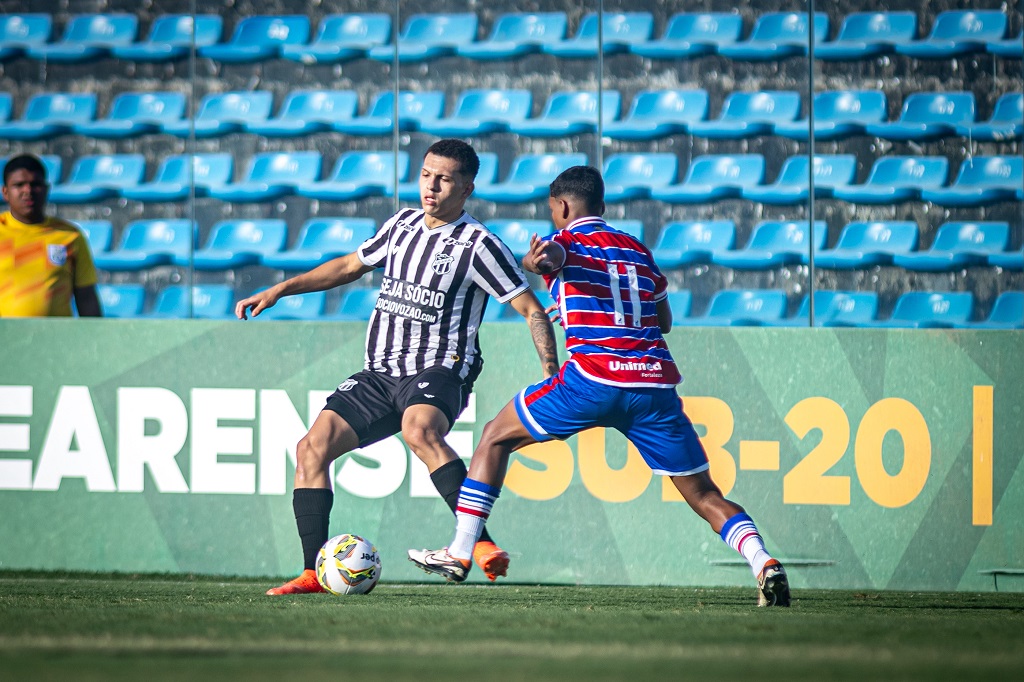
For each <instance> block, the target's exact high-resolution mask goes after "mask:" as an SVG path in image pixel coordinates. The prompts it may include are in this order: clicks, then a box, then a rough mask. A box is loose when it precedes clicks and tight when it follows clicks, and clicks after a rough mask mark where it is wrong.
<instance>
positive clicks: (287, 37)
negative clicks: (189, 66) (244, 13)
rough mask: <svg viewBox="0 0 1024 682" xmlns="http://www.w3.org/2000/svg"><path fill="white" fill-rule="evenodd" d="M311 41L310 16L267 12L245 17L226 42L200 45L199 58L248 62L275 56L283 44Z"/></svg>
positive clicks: (279, 52) (278, 53)
mask: <svg viewBox="0 0 1024 682" xmlns="http://www.w3.org/2000/svg"><path fill="white" fill-rule="evenodd" d="M308 40H309V18H308V17H306V16H305V15H303V14H289V15H284V14H282V15H274V14H264V15H258V16H249V17H243V18H242V20H241V21H239V22H238V25H237V26H235V32H234V33H233V34H232V35H231V38H230V39H229V40H228V41H227V42H226V43H215V44H213V45H205V46H203V47H200V48H199V49H198V50H197V52H198V53H199V56H200V57H207V58H209V59H212V60H214V61H217V62H227V63H247V62H258V61H262V60H265V59H274V58H276V57H279V56H280V54H281V47H282V46H284V45H301V44H304V43H305V42H307V41H308Z"/></svg>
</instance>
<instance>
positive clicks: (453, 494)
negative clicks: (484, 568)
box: [430, 457, 494, 542]
mask: <svg viewBox="0 0 1024 682" xmlns="http://www.w3.org/2000/svg"><path fill="white" fill-rule="evenodd" d="M430 480H431V481H432V482H433V483H434V487H435V488H437V492H439V493H441V497H443V498H444V501H445V502H447V503H448V508H449V509H451V510H452V514H454V513H455V507H457V506H458V504H459V490H460V489H461V488H462V482H463V481H465V480H466V463H465V462H463V461H462V459H461V458H459V457H456V458H455V459H453V460H452V461H450V462H448V463H447V464H443V465H441V466H439V467H438V468H437V469H434V472H433V473H432V474H430ZM480 542H494V540H492V539H491V536H490V534H489V533H488V532H487V528H484V532H483V533H481V535H480Z"/></svg>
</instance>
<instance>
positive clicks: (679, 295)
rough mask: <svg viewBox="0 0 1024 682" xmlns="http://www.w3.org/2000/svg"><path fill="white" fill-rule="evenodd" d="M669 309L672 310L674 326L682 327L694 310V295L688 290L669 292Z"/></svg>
mask: <svg viewBox="0 0 1024 682" xmlns="http://www.w3.org/2000/svg"><path fill="white" fill-rule="evenodd" d="M668 307H669V308H670V309H671V310H672V326H678V325H681V324H682V323H683V322H682V321H683V320H685V319H686V318H687V317H689V316H690V310H692V309H693V293H692V292H690V291H688V290H686V289H681V290H678V291H670V292H668Z"/></svg>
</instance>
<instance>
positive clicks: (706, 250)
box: [651, 220, 736, 270]
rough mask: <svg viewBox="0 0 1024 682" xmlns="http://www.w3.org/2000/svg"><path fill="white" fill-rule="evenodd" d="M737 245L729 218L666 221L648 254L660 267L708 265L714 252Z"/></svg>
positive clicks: (733, 227) (734, 231) (734, 227)
mask: <svg viewBox="0 0 1024 682" xmlns="http://www.w3.org/2000/svg"><path fill="white" fill-rule="evenodd" d="M735 245H736V223H734V222H733V221H732V220H709V221H699V220H695V221H674V222H670V223H665V226H664V227H662V228H661V232H660V233H659V234H658V241H657V242H656V243H655V245H654V248H653V249H652V250H651V254H652V255H653V256H654V261H655V262H656V263H657V264H658V265H659V266H660V267H661V268H663V269H667V270H668V269H674V268H679V267H684V266H687V265H710V264H711V263H713V262H714V257H715V254H716V253H718V252H720V251H728V250H730V249H732V248H733V247H734V246H735Z"/></svg>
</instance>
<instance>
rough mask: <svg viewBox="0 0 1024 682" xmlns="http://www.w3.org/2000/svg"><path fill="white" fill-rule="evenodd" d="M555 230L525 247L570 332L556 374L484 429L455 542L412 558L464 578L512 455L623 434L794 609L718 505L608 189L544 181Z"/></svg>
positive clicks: (650, 265)
mask: <svg viewBox="0 0 1024 682" xmlns="http://www.w3.org/2000/svg"><path fill="white" fill-rule="evenodd" d="M548 205H549V208H550V209H551V219H552V221H553V222H554V225H555V228H556V231H555V233H554V234H552V235H550V236H548V237H546V238H544V239H539V238H538V237H537V235H534V236H533V239H532V240H531V249H530V252H529V253H528V254H527V255H526V257H525V258H524V259H523V267H524V268H526V269H527V270H530V271H531V272H535V273H537V274H540V275H542V276H543V277H544V280H545V282H546V283H547V284H548V286H549V287H550V290H551V295H552V298H553V299H554V300H555V301H556V304H557V306H558V311H559V317H560V319H561V323H562V326H563V327H564V328H565V338H566V347H567V349H568V351H569V353H570V357H569V359H568V360H567V361H566V362H565V364H564V365H562V367H561V371H560V372H559V373H558V374H557V375H556V376H553V377H550V378H548V379H545V380H544V381H541V382H539V383H536V384H534V385H532V386H528V387H526V388H525V389H523V390H522V391H521V392H520V393H519V395H517V396H516V397H515V398H513V399H512V400H511V401H510V402H509V403H508V404H507V405H506V406H505V407H504V408H503V409H502V410H501V411H500V412H499V413H498V416H496V417H495V418H494V419H493V420H492V421H490V422H489V423H488V424H487V425H486V426H485V427H484V432H483V436H482V438H481V440H480V443H479V444H478V445H477V448H476V451H475V452H474V453H473V460H472V462H471V463H470V467H469V475H468V476H467V477H466V480H465V482H464V483H463V485H462V491H461V494H460V496H459V500H458V504H457V507H456V530H455V536H454V539H453V540H452V542H451V544H450V545H449V546H448V547H447V548H444V549H440V550H410V551H409V559H410V560H411V561H412V562H413V563H415V564H416V565H418V566H419V567H420V568H422V569H423V570H425V571H427V572H429V573H436V574H438V575H441V576H443V577H444V578H446V579H447V580H449V581H453V582H461V581H463V580H465V579H466V577H467V575H468V573H469V570H470V567H471V564H470V561H469V558H470V555H471V553H472V549H473V544H474V543H475V542H476V538H477V537H478V536H479V533H480V531H481V529H482V528H483V526H484V523H485V521H486V520H487V518H488V516H489V515H490V511H491V507H492V506H493V505H494V502H495V501H496V500H497V498H498V494H499V493H500V492H501V487H502V484H503V482H504V480H505V472H506V469H507V468H508V460H509V456H510V455H511V453H512V452H513V451H515V450H519V449H520V448H523V447H525V446H527V445H530V444H532V443H537V442H542V441H547V440H552V439H560V440H564V439H565V438H568V437H569V436H571V435H573V434H575V433H578V432H579V431H583V430H585V429H588V428H592V427H609V428H614V429H617V430H618V431H620V432H622V433H623V434H624V435H625V436H626V437H627V438H629V440H630V441H631V442H632V443H633V445H635V446H636V448H637V450H638V451H639V452H640V455H641V456H642V457H643V458H644V460H645V461H646V462H647V464H648V465H649V466H650V467H651V469H652V470H653V471H654V473H656V474H660V475H663V476H668V477H669V478H671V480H672V482H673V483H674V484H675V486H676V488H677V489H678V490H679V492H680V493H682V495H683V498H684V499H685V500H686V501H687V503H689V505H690V507H691V508H692V509H693V510H694V511H695V512H697V514H699V515H700V516H701V517H702V518H703V519H704V520H706V521H707V522H708V523H709V524H710V525H711V527H712V529H714V531H715V532H716V533H719V534H720V536H721V537H722V540H724V541H725V542H726V543H728V544H729V545H730V546H731V547H733V548H734V549H735V550H737V551H738V552H739V553H740V554H741V555H742V556H743V557H744V558H745V559H746V560H747V562H748V563H749V564H750V567H751V570H752V571H753V573H754V576H755V578H756V579H757V582H758V588H759V591H758V604H759V605H760V606H789V601H790V597H789V582H788V578H787V576H786V571H785V569H784V568H783V567H782V564H781V563H779V562H778V561H777V560H776V559H773V558H772V557H771V555H769V554H768V552H767V550H766V549H765V547H764V542H763V540H762V539H761V536H760V534H759V533H758V531H757V528H756V526H755V525H754V522H753V520H752V519H751V518H750V516H748V515H747V514H746V512H745V511H744V510H743V508H742V507H740V506H739V505H737V504H735V503H734V502H730V501H729V500H727V499H725V497H723V495H722V492H721V490H719V488H718V486H717V485H716V484H715V482H714V481H713V480H711V476H710V475H709V473H708V458H707V455H706V454H705V452H704V448H703V447H702V446H701V443H700V440H699V439H698V438H697V433H696V431H695V430H694V428H693V425H692V424H691V422H690V420H689V418H687V416H686V415H685V413H684V412H683V408H682V403H681V402H680V400H679V397H678V395H677V394H676V390H675V386H676V384H678V383H679V382H680V381H681V377H680V375H679V370H678V369H677V367H676V364H675V362H674V361H673V359H672V355H671V353H670V352H669V350H668V346H667V345H666V344H665V339H664V337H663V334H666V333H668V332H669V331H670V330H671V328H672V311H671V309H670V308H669V305H668V300H667V298H666V293H667V292H666V287H667V283H666V280H665V277H664V276H663V275H662V273H661V272H660V271H659V270H658V266H657V265H656V264H655V262H654V259H653V258H652V257H651V253H650V251H648V249H647V248H646V247H645V246H644V245H643V244H641V243H640V242H639V241H637V240H636V239H634V238H633V237H631V236H629V235H627V234H625V233H622V232H619V231H617V230H615V229H613V228H611V227H609V226H608V225H607V224H606V223H605V221H604V220H603V219H602V218H601V217H600V216H601V215H603V214H604V181H603V180H602V179H601V174H600V173H599V172H598V171H597V170H596V169H594V168H591V167H589V166H575V167H573V168H570V169H568V170H566V171H565V172H563V173H562V174H561V175H559V176H558V177H557V178H556V179H555V180H554V182H552V183H551V188H550V197H549V200H548Z"/></svg>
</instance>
